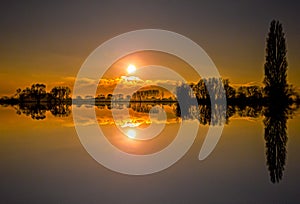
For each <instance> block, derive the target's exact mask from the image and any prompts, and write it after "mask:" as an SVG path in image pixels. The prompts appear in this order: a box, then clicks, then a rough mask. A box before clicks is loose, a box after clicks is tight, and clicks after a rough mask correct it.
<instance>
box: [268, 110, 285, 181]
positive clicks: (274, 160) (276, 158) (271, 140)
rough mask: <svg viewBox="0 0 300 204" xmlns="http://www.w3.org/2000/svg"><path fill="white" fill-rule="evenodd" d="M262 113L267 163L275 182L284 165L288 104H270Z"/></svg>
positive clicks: (279, 177) (271, 177)
mask: <svg viewBox="0 0 300 204" xmlns="http://www.w3.org/2000/svg"><path fill="white" fill-rule="evenodd" d="M264 115H265V119H264V125H265V141H266V157H267V165H268V169H269V172H270V179H271V181H272V183H275V182H279V181H280V180H281V179H282V176H283V171H284V166H285V160H286V154H287V150H286V143H287V140H288V137H287V131H286V129H287V125H286V123H287V119H288V106H285V105H281V106H277V105H275V106H274V105H271V106H269V107H267V109H266V111H265V114H264Z"/></svg>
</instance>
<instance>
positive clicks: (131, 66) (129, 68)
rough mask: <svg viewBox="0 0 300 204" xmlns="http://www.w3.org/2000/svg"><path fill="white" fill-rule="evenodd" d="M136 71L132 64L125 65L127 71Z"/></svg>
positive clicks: (129, 72)
mask: <svg viewBox="0 0 300 204" xmlns="http://www.w3.org/2000/svg"><path fill="white" fill-rule="evenodd" d="M135 71H136V67H135V66H134V65H133V64H130V65H128V67H127V73H128V74H133V73H134V72H135Z"/></svg>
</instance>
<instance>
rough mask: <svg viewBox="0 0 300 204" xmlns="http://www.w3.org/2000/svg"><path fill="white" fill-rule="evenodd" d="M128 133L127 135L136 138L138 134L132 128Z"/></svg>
mask: <svg viewBox="0 0 300 204" xmlns="http://www.w3.org/2000/svg"><path fill="white" fill-rule="evenodd" d="M126 135H127V137H129V138H131V139H134V138H135V136H136V132H135V130H133V129H130V130H128V131H127V133H126Z"/></svg>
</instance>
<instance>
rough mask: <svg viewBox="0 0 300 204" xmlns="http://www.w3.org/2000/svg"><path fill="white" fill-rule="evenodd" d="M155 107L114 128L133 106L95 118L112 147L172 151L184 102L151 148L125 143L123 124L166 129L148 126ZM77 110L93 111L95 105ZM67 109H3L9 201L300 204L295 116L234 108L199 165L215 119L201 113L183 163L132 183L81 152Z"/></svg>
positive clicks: (103, 110)
mask: <svg viewBox="0 0 300 204" xmlns="http://www.w3.org/2000/svg"><path fill="white" fill-rule="evenodd" d="M153 106H154V105H153V104H132V105H131V106H130V111H129V112H130V115H131V117H130V118H129V119H128V118H124V119H122V118H121V119H120V120H118V121H114V120H113V118H112V115H111V110H112V109H115V110H116V112H117V113H118V111H119V113H120V114H122V110H123V109H124V108H126V107H124V106H123V105H119V106H107V105H98V106H97V107H95V111H96V115H97V119H98V124H99V125H100V127H101V128H102V130H103V132H104V133H105V135H106V137H107V139H108V140H109V141H110V142H111V143H112V144H113V145H115V146H117V147H118V148H119V149H121V150H123V151H125V152H128V153H132V154H149V153H153V152H156V151H158V150H160V149H162V148H164V147H166V146H167V145H168V144H170V143H171V142H172V140H173V139H174V137H175V136H176V133H177V131H178V128H179V126H180V124H181V121H182V118H181V117H182V116H181V117H180V114H178V111H177V108H176V104H171V103H170V104H167V103H165V104H159V106H160V107H161V108H163V109H164V110H165V111H166V112H167V123H166V126H165V128H164V130H163V131H162V133H161V134H160V135H159V136H158V137H156V138H154V139H152V140H151V141H148V142H146V141H136V140H134V139H133V138H130V134H129V135H127V136H124V135H123V134H121V133H120V131H119V130H118V128H117V126H119V127H122V128H124V129H125V130H126V131H127V129H130V128H131V129H134V128H135V126H139V127H141V128H143V127H147V126H148V125H149V124H150V123H151V122H152V123H159V121H160V119H159V117H158V118H155V120H152V121H150V119H149V115H148V112H149V110H150V109H151V108H152V107H153ZM72 108H74V109H75V108H76V109H80V110H82V111H85V110H89V109H90V108H94V107H93V106H85V105H82V106H80V107H78V106H73V107H72ZM67 110H71V107H66V110H63V111H61V110H60V109H58V110H52V112H51V111H46V110H24V109H21V110H20V109H18V108H17V107H15V108H14V107H0V122H1V123H0V124H1V125H0V131H1V143H0V144H1V150H0V151H1V154H0V155H1V160H0V162H1V170H0V172H1V184H0V190H1V198H0V199H1V203H266V202H268V203H299V202H300V198H299V196H298V194H299V193H298V192H299V190H298V187H299V186H298V185H299V184H300V178H299V172H300V156H299V149H300V137H299V133H300V126H299V122H300V117H299V114H298V112H297V111H296V112H294V113H293V114H292V115H293V117H292V118H291V115H290V116H287V115H286V114H285V113H284V114H283V113H282V114H281V113H280V110H279V114H275V115H274V114H272V113H271V114H270V113H269V112H268V111H273V112H274V110H268V109H266V108H263V107H256V108H249V107H244V108H237V107H231V109H230V110H228V112H229V113H228V121H227V124H226V125H225V127H224V130H223V134H222V136H221V139H220V140H219V142H218V144H217V146H216V148H215V149H214V151H213V152H212V153H211V154H210V155H209V156H208V157H207V158H206V159H205V160H203V161H200V160H198V154H199V151H200V148H201V145H202V143H203V141H204V138H205V136H206V133H207V130H208V124H207V123H209V121H213V120H214V119H213V118H209V116H207V114H205V113H209V110H208V109H206V108H203V107H202V111H201V113H204V114H203V115H202V117H200V118H198V120H199V121H200V123H199V131H198V135H197V138H196V140H195V142H194V144H193V146H192V148H191V149H190V150H189V151H188V153H187V154H186V155H185V156H184V157H183V158H182V159H180V160H179V161H178V162H177V163H175V164H174V165H173V166H171V167H170V168H168V169H166V170H164V171H161V172H158V173H155V174H151V175H146V176H129V175H123V174H119V173H116V172H113V171H111V170H108V169H106V168H104V167H103V166H101V165H100V164H98V163H97V162H96V161H94V160H93V159H92V157H91V156H90V155H89V154H88V153H87V152H86V150H85V149H84V148H83V146H82V145H81V143H80V141H79V138H78V136H77V133H76V131H75V128H74V124H73V118H72V115H71V112H69V111H67ZM16 112H19V113H20V114H16ZM26 114H27V115H26ZM54 115H56V116H54ZM208 115H209V114H208ZM37 116H42V117H37ZM44 116H45V117H44ZM32 117H33V118H44V119H41V120H36V119H32ZM81 122H82V124H81V125H85V126H87V125H90V124H92V123H94V122H95V121H91V120H90V119H89V117H86V118H82V119H81ZM216 125H217V123H216ZM285 125H286V126H287V129H286V130H285ZM126 128H127V129H126ZM265 129H266V131H265ZM266 132H269V133H270V135H266ZM277 133H278V134H277ZM274 135H275V136H274ZM132 137H134V135H133V136H132ZM285 141H286V142H285ZM281 175H282V176H281ZM273 182H274V183H273Z"/></svg>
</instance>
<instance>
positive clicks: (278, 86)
mask: <svg viewBox="0 0 300 204" xmlns="http://www.w3.org/2000/svg"><path fill="white" fill-rule="evenodd" d="M286 52H287V50H286V44H285V37H284V32H283V29H282V25H281V23H279V21H275V20H273V21H272V22H271V26H270V31H269V34H268V37H267V45H266V62H265V66H264V69H265V78H264V81H263V82H264V84H265V88H264V91H265V94H266V96H267V97H268V98H269V99H275V98H276V99H277V100H275V101H273V100H269V101H272V103H274V102H276V101H277V102H282V101H283V102H284V101H285V100H287V99H288V84H287V66H288V63H287V60H286Z"/></svg>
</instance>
